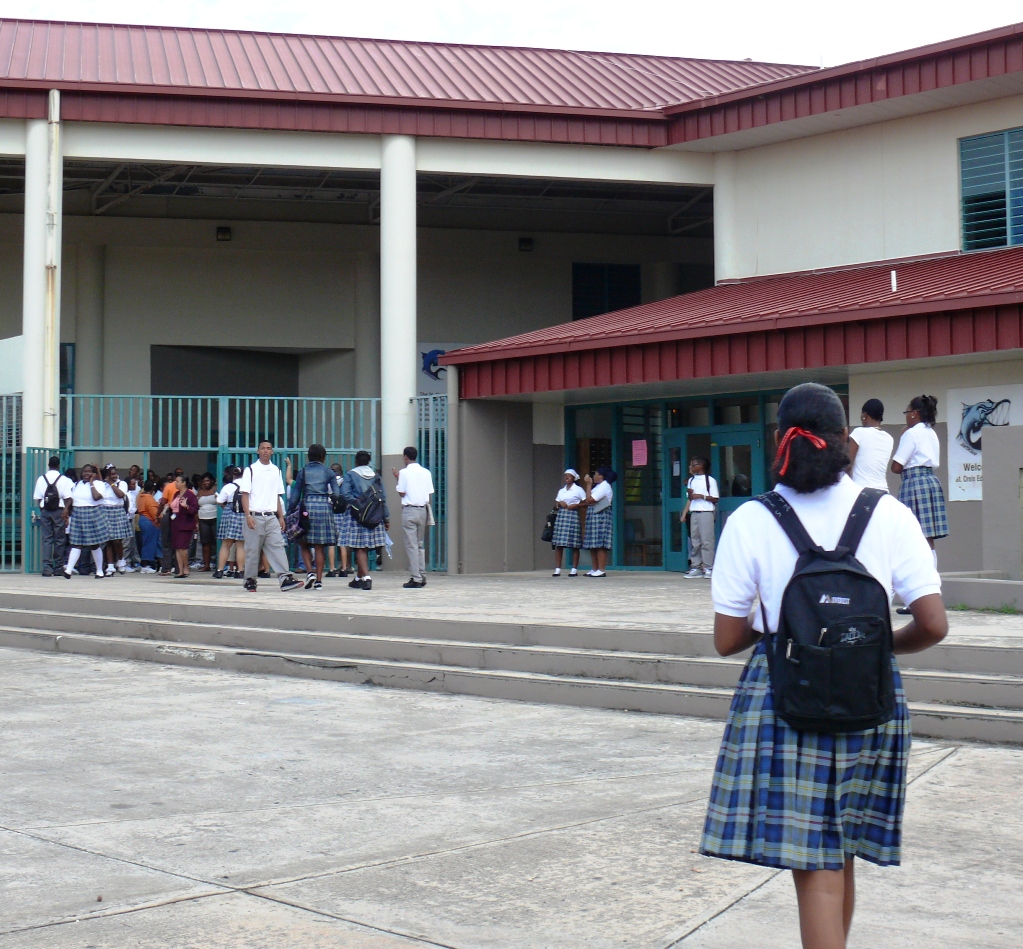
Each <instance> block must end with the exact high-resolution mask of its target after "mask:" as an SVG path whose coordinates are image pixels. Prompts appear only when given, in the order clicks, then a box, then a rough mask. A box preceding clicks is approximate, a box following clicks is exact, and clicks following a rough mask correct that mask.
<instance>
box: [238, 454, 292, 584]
mask: <svg viewBox="0 0 1023 949" xmlns="http://www.w3.org/2000/svg"><path fill="white" fill-rule="evenodd" d="M273 453H274V446H273V443H272V442H270V441H269V440H268V439H263V441H261V442H260V443H259V460H258V461H257V462H256V463H255V464H252V465H249V466H248V467H247V468H246V469H245V470H244V471H243V472H242V476H241V478H240V479H239V481H238V491H239V492H240V493H241V496H242V511H244V512H245V522H244V525H243V526H242V536H243V537H244V538H245V589H246V590H248V591H249V592H250V593H255V592H256V574H257V573H258V572H259V554H260V551H262V552H263V553H264V554H266V559H267V561H268V562H269V564H270V566H271V567H272V568H273V570H274V573H276V574H277V579H278V581H279V582H280V585H281V589H282V590H296V589H298V588H299V587H301V586H302V581H301V580H296V579H295V577H294V576H293V575H292V573H291V569H290V568H289V566H288V557H287V554H286V553H285V551H284V505H283V503H282V502H281V496H282V495H283V494H284V479H283V478H282V477H281V469H280V468H278V467H277V465H275V464H274V463H273V462H271V461H270V458H271V456H272V455H273Z"/></svg>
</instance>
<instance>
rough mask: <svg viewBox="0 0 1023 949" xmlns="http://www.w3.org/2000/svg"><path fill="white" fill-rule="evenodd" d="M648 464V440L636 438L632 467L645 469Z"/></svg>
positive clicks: (633, 441) (633, 442)
mask: <svg viewBox="0 0 1023 949" xmlns="http://www.w3.org/2000/svg"><path fill="white" fill-rule="evenodd" d="M646 463H647V453H646V439H645V438H634V439H633V440H632V467H633V468H643V467H644V466H645V465H646Z"/></svg>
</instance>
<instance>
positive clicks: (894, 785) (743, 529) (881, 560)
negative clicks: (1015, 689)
mask: <svg viewBox="0 0 1023 949" xmlns="http://www.w3.org/2000/svg"><path fill="white" fill-rule="evenodd" d="M778 434H779V435H780V436H782V438H781V441H780V450H779V453H778V457H776V459H775V465H774V473H775V476H776V478H777V479H778V486H777V487H776V489H775V490H776V491H778V493H779V494H781V495H782V496H783V497H784V498H785V500H786V501H788V502H789V504H790V505H791V506H792V508H793V509H794V510H795V512H796V515H797V516H798V517H799V519H800V521H801V522H802V523H803V526H804V527H805V528H806V530H807V532H808V533H809V534H810V536H811V538H812V539H813V540H814V542H815V543H817V544H819V545H820V546H821V547H823V548H824V549H826V550H830V549H833V548H834V547H835V546H836V544H837V543H838V539H839V536H840V534H841V532H842V529H843V527H844V525H845V521H846V519H847V518H848V516H849V512H850V511H851V510H852V507H853V504H854V503H855V501H856V498H857V497H858V496H859V493H860V491H861V490H862V489H861V488H860V486H859V485H856V484H855V483H854V482H853V481H852V480H851V479H850V478H848V477H847V476H846V475H845V474H844V470H845V468H846V467H847V466H848V464H849V456H848V453H847V451H846V443H847V438H848V428H847V427H846V422H845V410H844V408H843V406H842V403H841V401H840V400H839V399H838V396H837V395H835V393H834V392H833V391H832V390H831V389H828V388H827V387H825V386H820V385H817V384H816V383H805V384H804V385H801V386H797V387H796V388H794V389H791V390H789V392H788V393H786V395H785V397H784V398H783V399H782V401H781V404H780V405H779V407H778ZM776 437H777V436H776ZM796 557H797V554H796V550H795V548H794V547H793V546H792V544H791V542H790V541H789V539H788V537H787V535H786V534H785V533H784V531H783V530H782V528H781V526H780V525H779V524H778V523H777V521H776V520H775V518H774V516H773V515H772V514H771V512H770V511H769V510H768V509H767V508H766V507H764V505H762V504H759V503H756V502H753V503H748V504H744V505H743V506H742V507H740V508H738V509H737V510H736V511H735V512H734V513H733V514H732V515H731V517H730V518H729V519H728V523H727V524H726V525H725V529H724V531H723V532H722V535H721V541H720V545H719V551H718V555H717V559H716V565H715V569H714V576H713V580H712V587H711V590H712V597H713V600H714V610H715V616H714V644H715V647H716V649H717V651H718V652H719V653H720V654H721V655H722V656H731V655H735V654H737V653H740V652H742V651H744V650H746V649H748V648H750V647H754V648H753V654H752V655H751V656H750V658H749V660H748V661H747V663H746V667H745V669H744V670H743V673H742V676H741V678H740V680H739V685H738V687H737V688H736V691H735V696H734V698H733V700H732V706H731V710H730V712H729V716H728V722H727V724H726V726H725V733H724V738H723V740H722V743H721V751H720V754H719V756H718V759H717V766H716V768H715V771H714V778H713V783H712V786H711V793H710V802H709V805H708V809H707V818H706V822H705V825H704V830H703V837H702V839H701V842H700V852H701V853H703V854H706V855H708V856H713V857H721V858H723V859H727V860H739V861H744V862H747V863H753V864H759V865H761V866H765V867H776V868H781V869H788V870H792V871H793V879H794V882H795V889H796V897H797V902H798V907H799V922H800V932H801V935H802V944H803V946H804V949H844V947H845V945H846V938H847V936H848V932H849V928H850V926H851V924H852V915H853V898H854V870H853V864H854V858H856V857H859V858H861V859H863V860H868V861H870V862H871V863H874V864H878V865H880V866H897V865H898V864H899V861H900V856H901V841H902V835H901V831H902V813H903V806H904V802H905V797H906V769H907V764H908V761H909V746H910V722H909V712H908V710H907V708H906V699H905V694H904V692H903V689H902V683H901V680H900V678H899V675H898V668H897V666H895V662H894V660H893V667H894V675H895V686H896V697H897V710H896V714H895V717H894V718H893V719H892V720H891V721H889V722H886V723H885V724H883V725H880V726H877V727H876V728H871V729H867V730H865V731H858V732H846V733H823V732H820V733H819V732H809V731H799V730H796V729H794V728H792V727H790V726H789V725H788V724H787V723H786V722H785V721H783V720H782V719H781V718H777V717H775V714H774V704H773V697H772V691H771V683H770V676H769V672H768V665H767V646H766V640H765V637H764V636H763V634H762V631H761V630H762V626H763V622H762V620H761V615H762V614H761V609H760V608H754V604H755V603H756V601H757V599H758V598H759V599H760V602H761V604H762V609H763V610H764V611H765V612H766V614H767V622H768V626H769V629H771V630H776V629H777V626H778V621H779V616H780V612H781V599H782V594H783V592H784V589H785V586H786V584H787V583H788V581H789V578H790V577H791V576H792V573H793V570H794V568H795V563H796ZM856 557H857V559H858V560H859V561H860V562H861V563H862V564H863V566H864V567H865V568H866V569H867V570H868V571H869V572H870V573H872V574H873V575H874V576H875V577H876V578H877V579H878V581H879V582H880V583H881V584H882V585H883V586H884V587H885V588H886V589H887V590H888V593H889V597H890V596H891V594H892V591H893V590H894V591H895V592H897V593H898V594H899V595H900V597H901V598H902V599H903V601H904V602H906V603H908V604H910V606H911V609H912V613H913V620H912V621H911V622H910V623H908V624H907V625H905V626H903V627H902V628H901V629H898V630H896V631H895V634H894V651H895V653H897V654H902V653H911V652H918V651H920V650H923V649H926V648H928V647H930V646H933V645H935V644H936V643H938V642H940V641H941V640H942V639H943V638H944V636H945V633H946V632H947V629H948V622H947V619H946V616H945V608H944V605H943V603H942V601H941V594H940V580H939V578H938V574H937V571H936V570H935V568H934V564H933V562H932V560H931V557H930V551H929V550H928V547H927V542H926V540H925V539H924V536H923V533H922V532H921V530H920V526H919V524H918V523H917V521H916V520H915V519H914V518H913V516H912V515H911V513H910V512H909V511H908V510H907V509H906V508H905V507H904V506H903V505H901V504H899V503H898V502H897V501H896V500H895V499H894V498H891V497H882V498H881V500H880V501H879V503H878V509H877V510H876V511H875V512H874V516H873V517H872V518H871V520H870V522H869V523H868V525H867V528H866V531H865V533H864V535H863V539H862V541H861V542H860V545H859V547H858V549H857V551H856ZM770 635H771V634H770V633H768V637H767V638H769V637H770Z"/></svg>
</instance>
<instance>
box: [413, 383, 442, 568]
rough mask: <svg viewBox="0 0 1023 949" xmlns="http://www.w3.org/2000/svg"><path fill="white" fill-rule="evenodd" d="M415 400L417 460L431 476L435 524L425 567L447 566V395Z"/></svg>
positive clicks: (423, 397)
mask: <svg viewBox="0 0 1023 949" xmlns="http://www.w3.org/2000/svg"><path fill="white" fill-rule="evenodd" d="M414 401H415V403H416V450H417V451H418V452H419V463H420V464H421V465H422V466H423V467H424V468H429V469H430V473H431V474H432V475H433V487H434V495H433V517H434V520H435V521H436V522H437V526H436V527H431V528H429V529H428V530H427V533H426V567H427V569H428V570H438V571H445V570H447V569H448V531H447V514H448V492H447V480H448V478H447V475H448V447H447V434H448V397H447V396H446V395H423V396H419V397H418V398H416V399H415V400H414Z"/></svg>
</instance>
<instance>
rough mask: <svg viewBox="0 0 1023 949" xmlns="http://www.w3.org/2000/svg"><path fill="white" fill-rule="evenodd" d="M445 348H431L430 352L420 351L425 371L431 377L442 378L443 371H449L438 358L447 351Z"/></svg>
mask: <svg viewBox="0 0 1023 949" xmlns="http://www.w3.org/2000/svg"><path fill="white" fill-rule="evenodd" d="M446 352H447V350H445V349H431V350H430V351H429V352H428V353H424V352H420V354H419V355H420V356H422V357H423V372H425V373H426V374H427V375H428V376H429V377H430V378H431V379H440V374H441V373H442V372H447V370H446V369H444V367H443V366H440V365H438V364H437V360H438V359H440V357H441V356H443V355H444V353H446Z"/></svg>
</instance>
